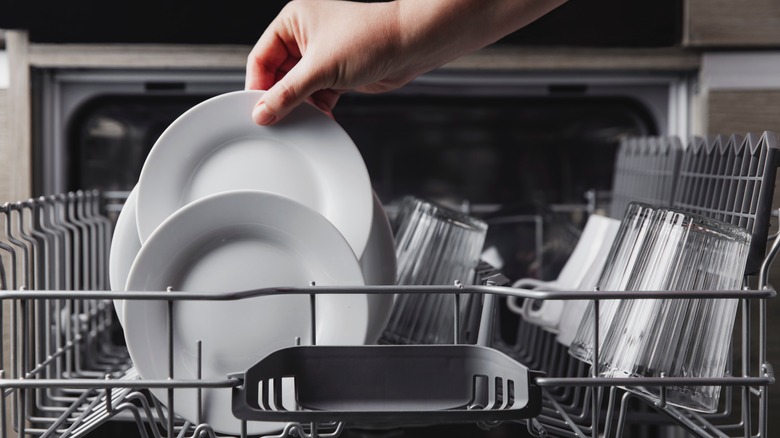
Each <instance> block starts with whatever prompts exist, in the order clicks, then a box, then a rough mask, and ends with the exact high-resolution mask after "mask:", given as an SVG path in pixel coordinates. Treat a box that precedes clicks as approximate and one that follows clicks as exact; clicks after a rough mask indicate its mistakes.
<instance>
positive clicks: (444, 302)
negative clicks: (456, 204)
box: [382, 197, 487, 344]
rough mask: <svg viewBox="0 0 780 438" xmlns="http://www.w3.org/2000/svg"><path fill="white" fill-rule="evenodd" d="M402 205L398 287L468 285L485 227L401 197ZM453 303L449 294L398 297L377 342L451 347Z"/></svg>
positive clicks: (477, 221)
mask: <svg viewBox="0 0 780 438" xmlns="http://www.w3.org/2000/svg"><path fill="white" fill-rule="evenodd" d="M401 206H402V207H401V208H400V209H399V213H398V216H397V217H396V224H397V227H398V229H397V232H396V235H395V246H396V258H397V260H398V276H397V284H401V285H452V284H453V283H454V282H455V281H460V282H461V283H463V284H471V283H472V282H473V281H474V270H475V268H476V266H477V263H478V262H479V256H480V253H481V251H482V246H483V245H484V243H485V236H486V234H487V224H486V223H485V222H484V221H482V220H480V219H477V218H475V217H472V216H469V215H467V214H464V213H461V212H458V211H455V210H453V209H450V208H447V207H444V206H441V205H438V204H434V203H432V202H429V201H426V200H422V199H418V198H414V197H406V198H405V199H404V200H403V201H402V202H401ZM471 298H473V297H466V299H467V300H469V299H471ZM453 300H454V297H453V295H452V294H399V295H398V296H397V297H396V301H395V303H394V306H393V311H392V313H391V316H390V321H389V322H388V325H387V327H386V329H385V332H384V333H383V335H382V342H384V343H395V344H434V343H451V342H453V341H454V334H453V333H454V331H453V322H454V321H453V317H454V316H453V313H454V312H453V308H454V303H453ZM467 300H464V301H467ZM464 304H468V303H464ZM466 307H467V306H463V308H466Z"/></svg>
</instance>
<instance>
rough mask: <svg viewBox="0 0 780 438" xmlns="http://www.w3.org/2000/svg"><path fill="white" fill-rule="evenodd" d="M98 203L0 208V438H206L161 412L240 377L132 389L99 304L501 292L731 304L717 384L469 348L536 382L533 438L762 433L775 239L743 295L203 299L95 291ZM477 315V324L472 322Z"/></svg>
mask: <svg viewBox="0 0 780 438" xmlns="http://www.w3.org/2000/svg"><path fill="white" fill-rule="evenodd" d="M99 206H100V196H99V195H98V194H97V193H91V192H86V193H82V192H78V193H71V194H67V195H61V196H52V197H43V198H38V199H34V200H29V201H26V202H22V203H15V204H4V205H2V206H0V220H3V221H4V223H3V224H0V231H2V230H4V231H3V233H4V235H3V236H2V238H0V254H2V255H3V263H2V264H0V268H2V269H0V274H2V275H1V277H2V278H1V280H2V284H3V286H4V289H6V291H4V292H0V301H2V303H3V307H4V310H5V311H4V313H3V314H0V318H2V321H0V323H2V324H0V330H1V331H2V335H3V336H2V339H3V341H2V342H3V351H2V352H0V361H2V362H3V363H4V366H3V369H2V370H0V388H2V391H3V396H2V397H0V437H5V436H8V434H9V433H13V432H16V433H17V434H18V436H21V437H24V436H28V437H71V436H84V435H86V434H88V433H89V432H90V431H93V430H94V429H95V428H97V427H98V426H100V425H102V424H104V423H105V422H107V421H109V420H111V419H122V420H126V421H130V422H134V423H135V424H137V425H138V431H139V434H140V435H141V436H143V437H149V436H151V437H153V438H162V437H163V436H168V437H171V438H172V437H190V436H191V437H201V436H210V437H216V436H218V434H217V433H215V432H214V431H213V429H212V428H211V427H210V426H209V425H208V424H205V423H203V422H197V423H198V424H194V423H191V422H187V421H184V420H182V419H180V418H178V417H176V416H175V415H170V413H169V412H168V410H167V409H166V408H165V406H170V405H171V403H170V401H171V400H172V398H173V393H174V391H176V390H179V389H183V388H195V389H204V388H234V387H236V386H238V385H241V383H242V382H241V380H240V378H237V377H231V376H225V379H220V380H183V379H178V378H176V376H173V375H170V376H169V378H168V379H164V380H140V379H139V378H138V375H137V373H136V372H135V370H134V369H133V368H132V363H131V361H130V358H129V355H128V354H127V351H126V349H125V348H124V347H123V346H122V345H121V342H118V341H117V340H116V335H117V329H118V324H117V322H116V320H115V316H114V314H113V306H112V305H111V300H113V299H122V300H163V301H167V302H168V306H169V308H172V306H174V305H175V303H176V302H179V301H183V300H199V301H203V300H209V301H222V300H245V299H249V298H253V297H258V296H265V295H274V294H290V293H296V294H307V295H312V294H320V293H325V294H345V293H346V294H353V293H360V294H397V293H412V294H416V293H452V294H463V293H468V294H478V295H482V296H483V300H484V302H485V303H489V302H490V301H491V300H494V299H496V298H498V299H501V298H502V297H508V296H515V297H518V298H524V299H537V300H547V299H549V300H569V299H587V300H594V303H595V304H596V308H597V309H598V303H599V301H600V300H607V299H659V298H662V299H694V298H702V299H704V298H708V299H739V300H740V302H741V307H742V323H741V333H738V334H737V335H736V336H735V338H736V339H737V342H736V343H734V345H733V347H732V348H733V349H734V350H735V353H737V356H738V358H737V362H738V363H739V372H737V371H735V368H732V369H731V371H730V375H727V376H726V377H722V378H718V379H700V378H671V377H670V378H631V379H615V378H601V377H597V376H596V375H595V374H594V373H593V370H591V369H590V368H589V367H588V366H587V365H585V364H584V363H581V362H578V361H576V360H574V359H573V358H571V357H570V356H568V354H567V353H566V351H565V349H564V348H563V347H562V346H560V345H558V344H557V342H556V341H555V339H554V337H552V336H551V335H549V334H548V333H546V332H544V331H543V330H541V329H539V328H538V327H536V326H532V325H530V324H527V323H523V322H521V323H520V324H519V325H518V341H516V342H514V343H511V342H505V341H504V340H503V339H501V338H500V337H492V338H491V337H486V336H485V335H484V334H483V336H481V337H480V339H481V342H480V343H486V344H488V345H489V346H491V347H492V348H495V349H497V350H499V351H501V352H504V353H506V354H508V355H510V356H511V357H513V358H514V359H515V360H516V361H518V362H519V363H523V364H524V365H526V366H527V367H528V368H530V369H535V370H541V371H544V372H545V373H546V376H545V377H537V378H536V379H535V384H536V385H538V386H540V387H541V389H542V393H543V399H542V403H543V406H542V413H541V415H539V416H537V417H534V418H531V419H523V420H518V421H521V422H524V423H525V424H526V426H527V428H528V431H529V432H530V433H531V434H532V435H534V436H563V437H588V436H590V437H597V436H604V437H612V436H615V437H621V436H625V434H626V433H627V432H626V431H627V430H629V428H630V427H632V425H640V426H641V425H646V424H659V423H662V424H668V425H670V426H676V427H680V428H682V429H684V430H686V431H687V432H689V433H691V434H693V435H694V436H700V437H724V436H742V437H766V436H767V417H768V412H769V411H768V401H767V389H768V386H769V385H771V384H773V383H774V380H775V378H774V374H773V370H772V367H771V364H769V363H768V361H767V358H766V344H767V333H766V305H767V300H768V299H771V298H774V296H775V295H776V292H775V290H774V289H773V288H772V287H771V286H770V285H769V284H768V268H769V265H770V264H771V262H772V260H774V256H775V255H776V253H777V251H778V249H779V248H780V239H777V238H775V240H774V242H773V245H772V247H771V249H770V251H769V254H768V255H767V256H766V258H765V259H764V263H763V264H762V268H761V271H760V273H759V276H758V287H756V288H755V289H752V290H750V289H746V290H734V291H696V292H692V291H644V292H628V293H627V292H610V291H593V292H574V291H556V292H543V291H529V290H520V289H513V288H508V287H503V286H493V285H482V286H462V285H454V286H386V287H379V286H371V287H359V288H357V287H324V286H311V287H303V288H271V289H263V290H254V291H243V292H231V293H214V294H209V295H203V294H194V293H186V292H174V293H172V292H170V291H159V292H122V293H119V292H108V291H105V290H101V289H105V288H106V284H105V282H106V278H107V276H106V274H105V270H106V256H107V254H108V250H107V248H108V242H109V241H110V221H108V220H107V219H106V218H104V217H103V216H101V215H100V214H99ZM82 261H85V262H83V263H82ZM31 289H32V290H31ZM453 302H454V306H455V308H454V309H453V311H454V312H459V309H458V306H459V305H460V304H459V300H457V299H456V300H453ZM753 303H757V304H753ZM756 307H757V310H756ZM484 308H485V309H487V310H485V312H484V313H483V316H484V315H487V316H488V317H494V316H495V314H494V313H493V312H491V311H490V310H491V309H492V307H491V306H490V305H485V306H484ZM756 311H757V313H758V323H759V324H758V325H759V327H760V329H759V333H758V337H757V339H755V336H753V333H752V332H751V320H752V319H753V318H755V317H756V315H755V313H756ZM457 314H459V313H457ZM313 316H314V315H313ZM489 320H490V319H489V318H488V319H485V318H483V323H482V324H481V327H485V326H486V323H485V322H484V321H489ZM595 321H598V311H597V312H596V316H595ZM172 325H173V323H172V321H171V320H169V324H168V339H169V353H168V360H169V361H172V360H173V353H172V351H173V348H172V347H173V342H174V341H173V337H172V335H171V333H172ZM487 326H490V324H487ZM597 326H598V324H596V327H597ZM456 331H457V327H456ZM595 331H596V333H595V342H596V344H597V343H598V333H597V330H595ZM493 333H494V332H493ZM291 344H292V342H291ZM596 350H598V345H597V346H596ZM752 353H755V354H757V357H758V363H752V362H751V354H752ZM632 385H633V386H659V387H661V388H665V387H667V386H669V385H719V386H723V387H724V389H723V391H724V396H723V397H722V401H723V402H722V406H721V409H720V410H719V411H718V412H717V413H715V414H699V413H695V412H690V411H687V410H684V409H679V408H674V407H672V406H669V405H666V404H665V403H664V402H663V397H662V402H661V403H654V402H652V401H650V400H648V399H645V398H644V397H642V396H641V395H637V394H633V393H629V392H623V390H621V389H619V388H618V386H632ZM149 388H163V389H165V390H166V392H167V395H168V397H167V398H168V400H161V401H162V403H161V402H160V401H158V400H157V399H155V397H153V396H152V395H151V394H150V392H149V391H148V389H149ZM662 393H663V391H662ZM348 416H349V413H348V412H347V413H344V412H341V413H334V418H336V417H339V418H348ZM429 418H430V419H431V421H432V422H434V423H435V420H436V413H435V412H432V413H430V417H429ZM236 421H239V420H236ZM478 424H479V425H480V426H481V427H484V428H490V427H492V426H494V425H495V423H494V422H487V421H485V422H479V423H478ZM347 426H349V424H348V422H347V423H344V422H332V421H329V422H326V423H321V424H314V425H312V424H309V423H305V424H304V423H302V422H291V423H288V424H287V426H286V427H284V428H283V429H282V430H281V431H280V433H279V435H278V436H279V437H286V436H290V435H298V436H306V437H315V436H320V437H332V438H336V437H338V436H339V435H340V434H341V433H342V432H343V430H344V429H345V427H347ZM243 430H246V427H244V428H243ZM244 435H245V434H244Z"/></svg>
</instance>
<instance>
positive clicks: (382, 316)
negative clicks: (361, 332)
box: [360, 193, 397, 342]
mask: <svg viewBox="0 0 780 438" xmlns="http://www.w3.org/2000/svg"><path fill="white" fill-rule="evenodd" d="M360 268H361V269H362V270H363V278H364V279H365V280H366V284H367V285H371V286H386V285H393V284H395V276H396V270H397V268H396V258H395V242H394V241H393V231H392V229H391V228H390V221H389V220H388V219H387V214H386V213H385V209H384V208H383V207H382V201H380V200H379V198H378V197H377V196H376V193H374V219H373V221H372V224H371V234H370V235H369V238H368V244H367V245H366V250H365V251H363V256H362V257H361V258H360ZM368 298H369V299H368V306H369V315H370V319H369V321H368V327H369V328H368V333H369V342H375V341H376V340H377V339H379V335H381V334H382V330H384V328H385V325H387V321H388V319H389V318H390V311H391V310H392V307H393V295H390V294H374V295H369V297H368Z"/></svg>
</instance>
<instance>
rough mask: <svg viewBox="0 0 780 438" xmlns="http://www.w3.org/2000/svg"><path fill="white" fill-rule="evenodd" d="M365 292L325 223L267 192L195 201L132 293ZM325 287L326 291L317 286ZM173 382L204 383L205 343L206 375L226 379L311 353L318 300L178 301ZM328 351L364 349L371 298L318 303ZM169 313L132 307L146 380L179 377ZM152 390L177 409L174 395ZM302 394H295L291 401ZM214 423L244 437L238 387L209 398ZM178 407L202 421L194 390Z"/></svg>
mask: <svg viewBox="0 0 780 438" xmlns="http://www.w3.org/2000/svg"><path fill="white" fill-rule="evenodd" d="M312 281H314V282H315V284H316V285H351V286H359V285H362V284H363V276H362V273H361V270H360V266H359V264H358V261H357V259H356V258H355V255H354V253H353V252H352V249H351V248H350V246H349V244H348V243H347V242H346V240H345V239H344V237H343V236H342V235H341V234H340V233H339V231H338V230H337V229H336V228H335V227H334V226H333V225H332V224H331V223H330V222H329V221H328V220H327V219H325V218H324V217H323V216H322V215H320V214H319V213H317V212H315V211H314V210H311V209H309V208H308V207H305V206H303V205H302V204H299V203H297V202H295V201H292V200H290V199H288V198H285V197H282V196H279V195H276V194H271V193H263V192H256V191H237V192H228V193H222V194H217V195H212V196H210V197H206V198H203V199H201V200H199V201H196V202H193V203H191V204H189V205H187V206H186V207H184V208H183V209H181V210H179V211H177V212H176V213H175V214H173V215H172V216H170V217H169V218H168V219H166V220H165V221H164V222H163V223H162V224H161V225H160V227H159V228H158V229H157V230H156V231H155V232H154V233H152V235H151V236H149V238H148V239H147V241H146V242H145V243H144V246H143V247H142V248H141V251H140V252H139V253H138V256H137V257H136V260H135V262H134V263H133V267H132V269H131V270H130V276H129V278H128V281H127V288H128V290H131V291H143V290H155V291H159V290H166V288H167V287H169V286H170V287H172V288H173V291H174V292H172V293H176V292H175V291H188V292H202V293H204V294H208V293H210V292H214V291H239V290H249V289H256V288H263V287H271V286H298V287H300V286H307V285H309V284H310V282H312ZM315 287H316V286H315ZM172 307H173V324H172V327H173V339H174V346H173V358H174V377H175V378H182V379H194V378H196V376H197V374H196V369H197V343H198V341H201V342H202V376H203V378H204V379H224V378H225V377H226V375H227V374H229V373H232V372H243V371H245V370H246V369H247V368H248V367H250V366H251V365H253V364H255V363H256V362H258V361H259V360H260V359H262V358H263V357H265V356H266V355H267V354H269V353H271V352H273V351H275V350H277V349H280V348H283V347H287V346H291V345H294V343H295V338H296V337H300V339H301V343H302V344H304V345H305V344H309V343H310V340H311V336H310V329H311V326H310V320H309V315H310V301H309V297H308V296H307V295H278V296H268V297H257V298H252V299H248V300H239V301H187V302H185V301H174V304H173V306H172ZM316 308H317V328H316V329H317V330H316V331H317V343H318V344H330V345H333V344H338V345H348V344H362V343H365V342H366V339H367V334H368V333H367V330H368V300H367V297H366V295H364V294H356V295H349V294H347V295H319V296H318V297H317V301H316ZM167 324H168V314H167V304H166V302H163V301H148V300H147V301H140V300H125V304H124V328H125V339H126V341H127V347H128V350H129V351H130V356H131V358H132V359H133V362H134V364H135V367H136V368H137V369H138V372H139V374H140V375H141V377H142V378H144V379H166V378H167V377H168V344H167V336H166V333H167ZM152 392H153V393H154V394H155V395H156V396H157V397H158V398H159V399H160V400H161V401H162V402H163V403H166V400H167V398H166V394H167V393H166V392H165V391H164V390H152ZM289 397H292V393H289V394H286V396H285V399H287V400H289ZM202 400H203V420H204V421H205V422H207V423H209V424H210V425H211V426H212V427H213V428H214V429H215V430H216V431H218V432H222V433H229V434H238V433H240V424H239V422H238V420H236V418H235V417H234V416H233V414H232V412H231V392H230V390H229V389H207V390H203V394H202ZM174 410H175V412H176V413H178V414H179V415H181V416H182V417H184V418H186V419H188V420H192V421H197V418H198V415H197V400H196V392H195V391H194V390H176V391H175V397H174ZM278 428H280V426H279V425H278V424H275V423H250V424H249V433H250V434H259V433H268V432H271V431H273V430H275V429H278Z"/></svg>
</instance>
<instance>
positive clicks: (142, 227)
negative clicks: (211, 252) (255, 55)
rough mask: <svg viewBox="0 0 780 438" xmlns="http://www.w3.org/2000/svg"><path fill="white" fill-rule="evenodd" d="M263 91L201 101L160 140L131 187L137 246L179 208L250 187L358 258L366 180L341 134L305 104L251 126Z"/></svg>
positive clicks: (366, 221) (365, 221) (367, 221)
mask: <svg viewBox="0 0 780 438" xmlns="http://www.w3.org/2000/svg"><path fill="white" fill-rule="evenodd" d="M262 95H263V92H262V91H256V90H255V91H237V92H232V93H227V94H223V95H220V96H217V97H214V98H211V99H209V100H207V101H205V102H202V103H200V104H198V105H196V106H194V107H193V108H191V109H190V110H189V111H187V112H186V113H184V114H182V115H181V116H180V117H179V118H178V119H176V120H175V121H174V122H173V123H172V124H171V125H170V126H169V127H168V128H167V129H166V130H165V132H163V134H162V135H161V136H160V138H159V139H158V140H157V142H156V143H155V145H154V147H153V148H152V150H151V151H150V152H149V155H148V157H147V158H146V161H145V163H144V166H143V169H142V171H141V176H140V178H139V181H138V201H137V202H138V208H137V211H136V217H137V220H138V234H139V236H140V238H141V242H145V241H146V239H148V238H149V236H150V235H151V234H152V232H153V231H154V229H155V228H157V226H158V225H159V224H160V223H162V221H163V220H164V219H165V218H166V217H168V216H169V215H171V214H172V213H173V212H175V211H176V210H177V209H178V208H180V207H182V206H184V205H186V204H188V203H190V202H192V201H194V200H197V199H200V198H202V197H204V196H208V195H211V194H215V193H221V192H226V191H230V190H245V189H255V190H261V191H267V192H273V193H278V194H281V195H284V196H287V197H289V198H292V199H294V200H296V201H298V202H300V203H302V204H304V205H306V206H308V207H310V208H313V209H314V210H316V211H318V212H320V213H321V214H322V215H323V216H325V217H326V218H328V219H329V220H330V221H331V222H332V223H333V224H334V225H335V226H336V228H338V229H339V231H341V233H342V234H343V235H344V237H345V238H346V239H347V241H348V242H349V244H350V245H351V246H352V249H353V251H354V252H355V254H356V255H357V256H358V257H360V256H361V255H362V254H363V250H364V248H365V246H366V241H367V240H368V234H369V230H370V229H371V212H372V204H371V181H370V180H369V176H368V171H367V170H366V166H365V162H364V161H363V157H362V156H361V155H360V152H359V151H358V149H357V147H355V144H354V143H353V142H352V140H351V139H350V138H349V136H348V135H347V134H346V132H344V130H343V129H341V127H340V126H339V125H338V124H337V123H336V122H335V121H334V120H333V119H331V118H329V117H328V116H326V115H325V114H323V113H322V112H321V111H319V110H317V109H316V108H314V107H313V106H311V105H308V104H307V105H301V106H300V107H298V108H296V109H295V110H294V111H293V112H292V113H290V114H289V115H288V116H287V117H285V118H284V119H283V120H282V121H281V122H279V123H278V124H276V125H274V126H259V125H257V124H255V123H254V122H253V121H252V117H251V114H252V109H253V108H254V106H255V104H256V103H257V102H258V100H259V99H260V97H261V96H262Z"/></svg>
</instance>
